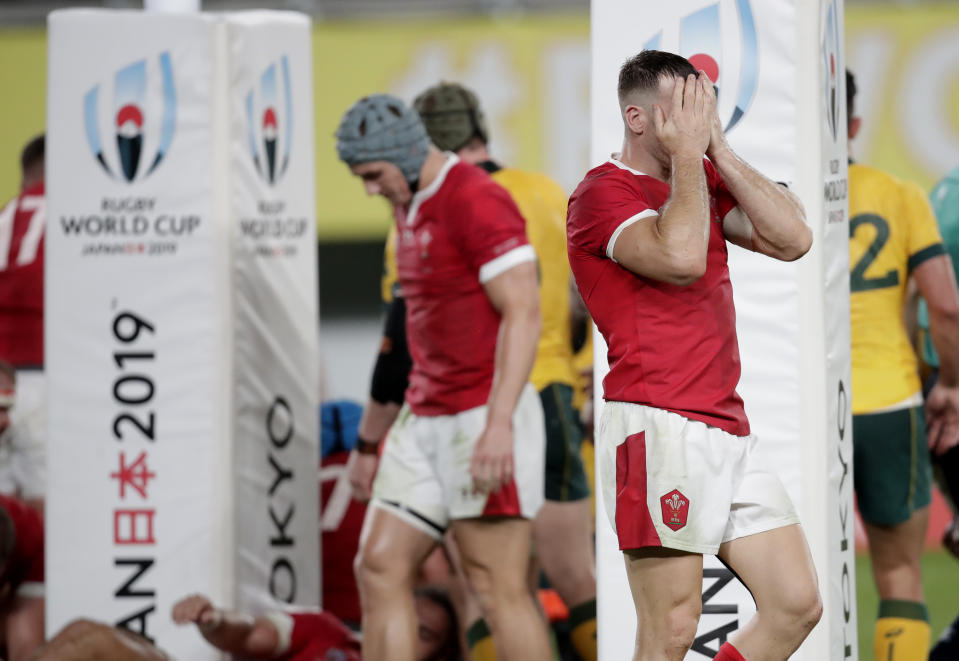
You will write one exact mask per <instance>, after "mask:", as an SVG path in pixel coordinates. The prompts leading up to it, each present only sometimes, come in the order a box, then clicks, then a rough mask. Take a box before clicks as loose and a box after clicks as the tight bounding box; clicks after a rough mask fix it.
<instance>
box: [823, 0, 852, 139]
mask: <svg viewBox="0 0 959 661" xmlns="http://www.w3.org/2000/svg"><path fill="white" fill-rule="evenodd" d="M821 64H822V81H823V99H825V102H826V125H827V126H828V127H829V131H830V132H831V133H832V139H833V142H836V141H837V140H838V139H839V136H840V128H842V127H840V126H839V119H840V117H841V113H842V104H843V103H845V100H846V99H845V97H846V95H845V93H844V89H845V88H844V85H845V78H846V72H845V69H844V68H843V67H842V66H841V65H842V63H841V62H840V57H839V14H838V11H837V9H836V0H832V2H830V3H828V4H827V5H826V16H825V18H824V20H823V22H822V62H821Z"/></svg>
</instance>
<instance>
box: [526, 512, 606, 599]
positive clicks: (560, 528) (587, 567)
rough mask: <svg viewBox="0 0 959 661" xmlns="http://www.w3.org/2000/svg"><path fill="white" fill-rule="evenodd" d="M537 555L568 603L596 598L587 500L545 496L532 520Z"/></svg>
mask: <svg viewBox="0 0 959 661" xmlns="http://www.w3.org/2000/svg"><path fill="white" fill-rule="evenodd" d="M533 538H534V540H535V542H536V547H535V548H536V558H537V559H538V560H539V563H540V565H542V567H543V572H545V574H546V577H547V578H548V579H549V582H550V585H552V586H553V588H555V590H556V591H557V592H558V593H559V596H560V597H562V598H563V601H564V602H566V605H568V606H575V605H577V604H581V603H583V602H584V601H589V600H590V599H595V598H596V572H595V569H594V564H595V561H594V559H593V539H592V521H591V517H590V502H589V500H588V499H587V500H577V501H573V502H569V503H561V502H554V501H551V500H547V501H546V502H545V503H543V507H542V509H540V511H539V514H538V515H537V516H536V520H535V522H534V523H533Z"/></svg>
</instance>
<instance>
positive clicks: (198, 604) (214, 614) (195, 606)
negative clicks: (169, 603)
mask: <svg viewBox="0 0 959 661" xmlns="http://www.w3.org/2000/svg"><path fill="white" fill-rule="evenodd" d="M173 621H174V622H176V623H177V624H196V625H198V626H201V627H209V626H215V625H216V623H218V622H219V613H218V611H217V609H216V607H215V606H214V605H213V604H212V603H211V602H210V600H209V599H208V598H207V597H205V596H204V595H202V594H192V595H190V596H189V597H185V598H183V599H181V600H180V601H178V602H177V603H176V604H174V605H173Z"/></svg>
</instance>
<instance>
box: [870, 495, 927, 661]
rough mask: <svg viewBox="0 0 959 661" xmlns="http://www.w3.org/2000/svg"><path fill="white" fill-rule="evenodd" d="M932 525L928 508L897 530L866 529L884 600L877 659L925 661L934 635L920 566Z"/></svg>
mask: <svg viewBox="0 0 959 661" xmlns="http://www.w3.org/2000/svg"><path fill="white" fill-rule="evenodd" d="M928 523H929V508H928V507H923V508H922V509H919V510H916V511H915V512H913V514H912V516H910V517H909V518H908V519H907V520H906V521H904V522H903V523H900V524H897V525H891V526H886V525H876V524H872V523H866V524H865V528H866V536H867V537H868V538H869V556H870V558H871V560H872V573H873V577H874V578H875V581H876V589H877V590H878V592H879V599H880V604H879V619H877V620H876V632H875V637H874V647H875V654H876V656H877V658H882V659H892V660H893V661H913V660H915V661H919V660H920V659H921V660H922V661H925V658H926V655H927V651H928V649H929V637H930V630H929V623H928V620H929V618H928V614H927V612H926V608H925V605H924V604H923V596H922V580H921V572H920V566H919V563H920V559H921V557H922V544H923V539H924V537H925V534H926V526H927V525H928Z"/></svg>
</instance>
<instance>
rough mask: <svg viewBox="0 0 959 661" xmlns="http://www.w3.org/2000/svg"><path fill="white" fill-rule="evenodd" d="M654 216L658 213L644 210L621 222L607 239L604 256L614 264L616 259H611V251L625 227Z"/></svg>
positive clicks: (652, 210)
mask: <svg viewBox="0 0 959 661" xmlns="http://www.w3.org/2000/svg"><path fill="white" fill-rule="evenodd" d="M656 215H658V212H657V211H655V210H654V209H644V210H643V211H640V212H639V213H638V214H636V215H635V216H630V217H629V218H627V219H626V220H624V221H623V222H621V223H620V224H619V226H618V227H617V228H616V229H615V230H614V231H613V235H612V236H611V237H609V243H607V244H606V256H607V257H609V258H610V259H611V260H613V261H614V262H616V258H615V257H613V249H614V248H615V247H616V239H618V238H619V235H620V234H622V233H623V231H624V230H625V229H626V228H627V227H629V226H630V225H632V224H633V223H635V222H637V221H640V220H642V219H643V218H649V217H650V216H656ZM616 263H617V264H618V263H619V262H616Z"/></svg>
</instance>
